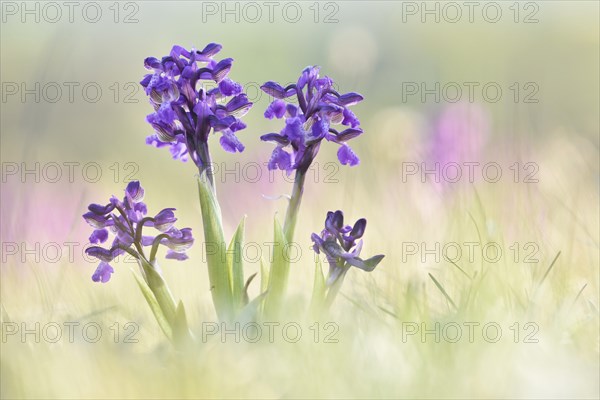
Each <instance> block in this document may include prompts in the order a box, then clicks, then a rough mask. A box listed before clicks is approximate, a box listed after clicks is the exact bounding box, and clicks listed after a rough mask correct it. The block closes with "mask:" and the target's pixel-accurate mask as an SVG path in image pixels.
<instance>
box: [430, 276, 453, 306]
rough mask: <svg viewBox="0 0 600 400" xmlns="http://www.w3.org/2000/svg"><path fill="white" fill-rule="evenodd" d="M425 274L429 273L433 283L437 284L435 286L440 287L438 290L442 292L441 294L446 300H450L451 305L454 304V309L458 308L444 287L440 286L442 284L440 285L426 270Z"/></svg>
mask: <svg viewBox="0 0 600 400" xmlns="http://www.w3.org/2000/svg"><path fill="white" fill-rule="evenodd" d="M427 274H428V275H429V277H430V278H431V280H433V283H435V286H437V288H438V289H440V292H442V294H443V295H444V297H445V298H446V300H448V301H449V302H450V304H452V306H454V308H455V309H458V307H456V304H455V303H454V301H452V298H451V297H450V295H448V293H446V290H444V288H443V287H442V285H440V283H439V282H438V281H437V279H435V278H434V277H433V275H431V273H429V272H428V273H427Z"/></svg>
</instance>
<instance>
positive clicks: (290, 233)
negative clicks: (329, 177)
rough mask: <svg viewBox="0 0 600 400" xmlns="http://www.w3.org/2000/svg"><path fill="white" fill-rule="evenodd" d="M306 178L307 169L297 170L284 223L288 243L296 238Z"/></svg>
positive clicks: (284, 232)
mask: <svg viewBox="0 0 600 400" xmlns="http://www.w3.org/2000/svg"><path fill="white" fill-rule="evenodd" d="M305 178H306V171H301V170H296V176H295V178H294V188H293V189H292V196H291V198H290V203H289V205H288V208H287V212H286V214H285V222H284V224H283V234H284V235H285V240H286V241H287V242H288V243H291V242H292V241H293V240H294V231H295V230H296V220H297V219H298V210H299V209H300V203H301V202H302V194H303V193H304V180H305Z"/></svg>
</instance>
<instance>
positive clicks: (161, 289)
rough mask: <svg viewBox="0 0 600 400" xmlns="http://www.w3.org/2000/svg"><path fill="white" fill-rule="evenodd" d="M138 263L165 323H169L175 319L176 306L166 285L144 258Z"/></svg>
mask: <svg viewBox="0 0 600 400" xmlns="http://www.w3.org/2000/svg"><path fill="white" fill-rule="evenodd" d="M140 263H141V265H142V270H143V271H144V278H145V281H146V284H147V285H148V287H149V288H150V290H151V291H152V293H153V294H154V298H155V299H156V301H157V302H158V305H159V306H160V308H161V310H162V312H163V314H164V316H165V318H166V319H167V321H169V323H170V322H172V321H173V318H175V310H176V305H175V300H174V299H173V295H172V294H171V291H170V290H169V287H168V286H167V283H166V282H165V280H164V279H163V277H162V275H161V274H160V273H159V272H158V271H157V270H156V268H155V267H154V266H153V265H152V264H150V263H149V262H147V261H146V260H145V259H144V258H142V259H141V260H140Z"/></svg>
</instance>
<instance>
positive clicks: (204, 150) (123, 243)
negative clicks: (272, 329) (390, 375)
mask: <svg viewBox="0 0 600 400" xmlns="http://www.w3.org/2000/svg"><path fill="white" fill-rule="evenodd" d="M220 50H221V45H219V44H215V43H211V44H209V45H207V46H206V47H205V48H204V49H203V50H201V51H200V50H196V49H191V50H189V51H188V50H186V49H184V48H183V47H181V46H173V48H172V50H171V52H170V54H169V55H168V56H165V57H162V59H160V60H159V59H157V58H154V57H149V58H146V60H145V61H144V65H145V67H146V69H148V70H151V71H152V72H151V73H150V74H147V75H145V76H144V78H143V79H142V81H141V85H142V86H143V87H144V89H145V91H146V94H147V95H148V97H149V101H150V104H151V105H152V107H153V109H154V112H153V113H151V114H150V115H148V116H147V118H146V120H147V122H148V123H149V124H150V125H151V126H152V128H153V129H154V133H153V134H152V135H150V136H149V137H148V138H147V139H146V143H147V144H150V145H152V146H155V147H168V148H169V150H170V151H171V154H172V156H173V158H174V159H178V160H182V161H187V160H188V158H191V159H192V161H193V162H194V163H195V165H196V166H197V168H198V171H199V175H198V189H199V199H200V208H201V212H202V223H203V229H204V239H205V246H206V253H205V254H206V256H207V260H206V264H207V266H208V276H209V280H210V285H211V286H210V290H211V294H212V297H213V303H214V306H215V310H216V313H217V316H218V317H219V319H220V320H221V321H233V320H240V319H241V318H248V315H250V318H252V319H258V318H263V317H275V318H276V317H277V316H278V314H279V311H280V308H281V306H282V304H284V300H285V292H286V287H287V278H288V273H289V268H290V259H289V257H286V256H285V255H284V254H283V253H284V249H285V248H286V247H287V245H288V244H289V243H291V242H292V240H293V236H294V231H295V226H296V220H297V217H298V213H299V208H300V203H301V200H302V196H303V193H304V178H305V174H306V172H307V170H308V169H309V167H310V165H311V163H312V162H313V161H314V159H315V157H316V156H317V153H318V151H319V147H320V145H321V143H322V141H323V139H325V140H326V141H329V142H334V143H336V144H337V145H339V146H340V148H339V150H338V152H337V155H338V159H339V161H340V162H341V163H342V164H344V165H350V166H354V165H357V164H358V163H359V159H358V157H357V156H356V154H355V153H354V151H352V149H351V148H350V147H349V146H348V144H347V142H348V141H349V140H350V139H353V138H355V137H357V136H359V135H360V134H362V132H363V131H362V129H361V128H360V122H359V120H358V118H357V117H356V116H355V115H354V113H353V112H352V111H350V108H349V107H350V106H352V105H355V104H357V103H358V102H360V101H362V100H363V97H362V96H361V95H360V94H358V93H353V92H351V93H346V94H339V93H338V92H337V91H336V90H334V89H333V81H332V80H331V79H330V78H328V77H320V76H319V68H318V67H308V68H306V69H305V70H304V71H302V74H301V75H300V78H299V79H298V81H297V83H296V84H292V85H289V86H287V87H283V86H281V85H279V84H278V83H275V82H266V83H265V84H264V85H262V86H261V88H262V90H263V91H265V92H266V93H268V94H269V95H271V96H273V97H274V98H275V100H274V101H273V102H271V103H270V104H269V106H268V108H267V109H266V111H265V113H264V116H265V118H267V119H273V118H278V119H281V118H284V117H285V126H284V127H283V129H282V130H281V131H280V132H279V133H269V134H266V135H263V136H262V137H261V139H262V140H263V141H270V142H274V143H275V144H276V148H275V150H274V151H273V153H272V155H271V158H270V160H269V163H268V166H269V168H270V169H281V170H284V171H286V172H287V173H288V174H290V173H291V172H292V171H295V180H294V185H293V189H292V194H291V196H290V197H289V199H290V200H289V205H288V207H287V212H286V216H285V221H284V225H283V227H282V226H281V225H280V224H279V221H278V220H277V218H275V223H274V235H275V246H274V247H273V256H272V260H271V266H270V268H269V269H268V270H267V269H261V292H262V294H261V295H259V296H258V297H256V298H255V299H253V300H251V301H250V299H249V296H248V291H247V289H248V286H249V285H250V283H251V281H252V279H253V277H254V275H252V276H251V277H250V278H249V279H248V280H245V279H244V268H243V257H242V255H241V252H242V248H243V242H244V219H242V221H241V222H240V224H239V226H238V229H237V230H236V232H235V234H234V235H233V238H232V239H231V241H230V244H229V246H228V247H226V246H225V237H224V233H223V231H224V230H223V223H222V217H221V209H220V207H219V202H218V199H217V192H216V188H215V185H214V180H213V178H212V171H211V168H210V163H211V156H210V151H209V146H208V138H209V136H210V133H211V132H220V133H221V137H220V143H221V146H222V147H223V148H224V149H225V150H226V151H229V152H241V151H243V150H244V145H242V143H241V142H240V141H239V140H238V138H237V136H236V133H237V132H238V131H240V130H242V129H244V128H245V127H246V125H245V124H244V123H243V122H242V121H241V120H240V119H239V118H240V117H242V116H243V115H245V114H246V113H247V112H248V110H249V109H250V108H251V107H252V103H251V102H250V101H248V98H247V97H246V95H245V94H244V93H243V88H242V86H241V85H240V84H238V83H236V82H234V81H232V80H231V79H229V78H228V77H227V75H228V73H229V71H230V69H231V66H232V63H233V60H232V59H231V58H226V59H223V60H221V61H215V60H213V57H214V56H215V55H216V54H217V53H218V52H219V51H220ZM209 83H214V84H215V85H216V86H215V87H212V88H209V87H208V84H209ZM292 99H295V100H296V103H297V104H293V103H292V102H287V100H292ZM335 125H342V126H343V127H344V128H343V130H341V131H340V130H338V129H336V128H334V126H335ZM143 197H144V189H143V188H142V187H141V186H140V183H139V182H137V181H134V182H130V183H129V184H128V185H127V188H126V189H125V197H124V198H123V200H122V201H120V200H119V199H117V198H116V197H114V196H113V197H112V198H111V199H110V200H109V203H108V204H106V205H102V204H91V205H90V206H89V207H88V209H89V212H87V213H86V214H84V215H83V217H84V219H85V220H86V221H87V222H88V223H89V224H90V225H91V226H92V227H93V228H94V229H95V230H94V232H93V233H92V235H91V236H90V242H91V243H92V244H94V246H92V247H90V248H88V249H87V250H86V251H87V254H89V255H91V256H93V257H96V258H98V259H99V260H100V264H99V266H98V268H97V269H96V271H95V272H94V274H93V276H92V280H93V281H95V282H107V281H108V280H109V279H110V277H111V275H112V273H113V272H114V269H113V267H112V266H111V265H110V262H112V261H113V260H114V259H115V258H116V257H117V256H119V255H121V254H124V253H129V254H130V255H132V256H133V257H135V259H136V260H138V262H139V266H140V272H141V279H140V278H139V275H138V274H135V273H134V276H135V277H136V280H137V282H138V285H139V287H140V289H141V291H142V293H143V295H144V297H145V298H146V301H147V302H148V304H149V305H150V308H151V309H152V311H153V313H154V315H155V317H156V319H157V321H158V322H159V325H160V326H161V328H162V329H163V331H164V332H165V334H166V335H167V337H169V338H170V339H171V340H172V341H173V342H174V343H175V344H177V343H182V341H183V342H186V343H187V342H189V340H191V339H192V335H191V334H190V331H189V329H188V326H187V320H186V316H185V310H184V308H183V304H182V303H181V302H179V303H178V304H176V303H175V301H174V299H173V296H172V295H171V292H170V291H169V289H168V286H167V284H166V282H165V281H164V279H163V278H162V275H161V272H160V269H159V267H158V264H157V262H156V253H157V251H158V248H159V246H160V245H164V246H166V247H167V248H168V249H169V250H168V252H167V254H166V258H169V259H176V260H185V259H187V255H186V251H187V250H188V249H189V248H190V247H191V246H192V244H193V242H194V239H193V237H192V233H191V229H190V228H184V229H181V230H179V229H177V228H175V227H174V224H175V222H176V220H177V219H176V218H175V214H174V211H175V209H174V208H166V209H163V210H162V211H160V212H159V213H158V214H156V215H155V216H154V217H148V216H147V207H146V204H145V203H143V202H142V200H143ZM144 227H150V228H154V229H156V230H157V231H158V232H159V233H158V234H157V235H156V236H145V235H144V233H143V228H144ZM365 228H366V220H365V219H364V218H363V219H359V220H358V221H357V222H356V223H355V224H354V226H352V227H351V226H349V225H344V216H343V213H342V212H341V211H336V212H329V213H328V214H327V218H326V221H325V229H324V230H323V231H322V233H321V234H320V235H317V234H313V235H312V240H313V242H314V250H315V252H316V253H317V254H321V253H324V254H325V256H326V257H327V261H328V263H329V274H328V277H327V280H326V281H325V278H324V277H323V273H322V270H321V268H320V263H317V271H316V274H317V275H315V290H314V291H313V296H314V295H315V294H317V297H319V298H323V299H324V300H325V303H324V304H323V306H324V307H323V308H327V307H328V306H329V305H330V304H331V302H332V301H333V298H334V297H335V295H336V293H337V292H338V291H339V288H340V286H341V283H342V281H343V278H344V276H345V275H346V273H347V272H348V270H349V269H350V267H352V266H354V267H357V268H359V269H362V270H365V271H372V270H373V269H374V268H375V267H376V266H377V264H379V262H380V261H381V259H382V258H383V256H382V255H378V256H375V257H371V258H369V259H366V260H363V259H361V258H360V257H359V256H360V252H361V249H362V239H361V238H362V236H363V234H364V231H365ZM109 232H112V233H113V234H114V235H115V238H114V240H113V242H112V244H111V246H110V247H109V248H104V247H101V246H97V245H98V244H102V243H104V242H106V241H107V240H108V236H109ZM146 247H150V252H149V255H146V252H145V248H146ZM319 277H320V279H317V278H319ZM317 282H323V284H322V285H320V286H319V287H317ZM314 298H315V297H313V299H314ZM313 303H314V302H313Z"/></svg>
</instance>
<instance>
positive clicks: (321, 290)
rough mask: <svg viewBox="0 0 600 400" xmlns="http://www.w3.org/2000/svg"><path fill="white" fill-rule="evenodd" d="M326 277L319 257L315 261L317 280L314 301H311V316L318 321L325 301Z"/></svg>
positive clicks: (314, 287) (314, 286) (314, 284)
mask: <svg viewBox="0 0 600 400" xmlns="http://www.w3.org/2000/svg"><path fill="white" fill-rule="evenodd" d="M326 289H327V288H326V286H325V276H324V275H323V267H322V266H321V260H320V259H319V257H317V259H316V261H315V280H314V283H313V292H312V299H311V301H310V314H311V315H312V316H313V317H314V318H317V319H318V316H319V314H320V311H321V308H322V307H323V302H324V301H325V291H326Z"/></svg>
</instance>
